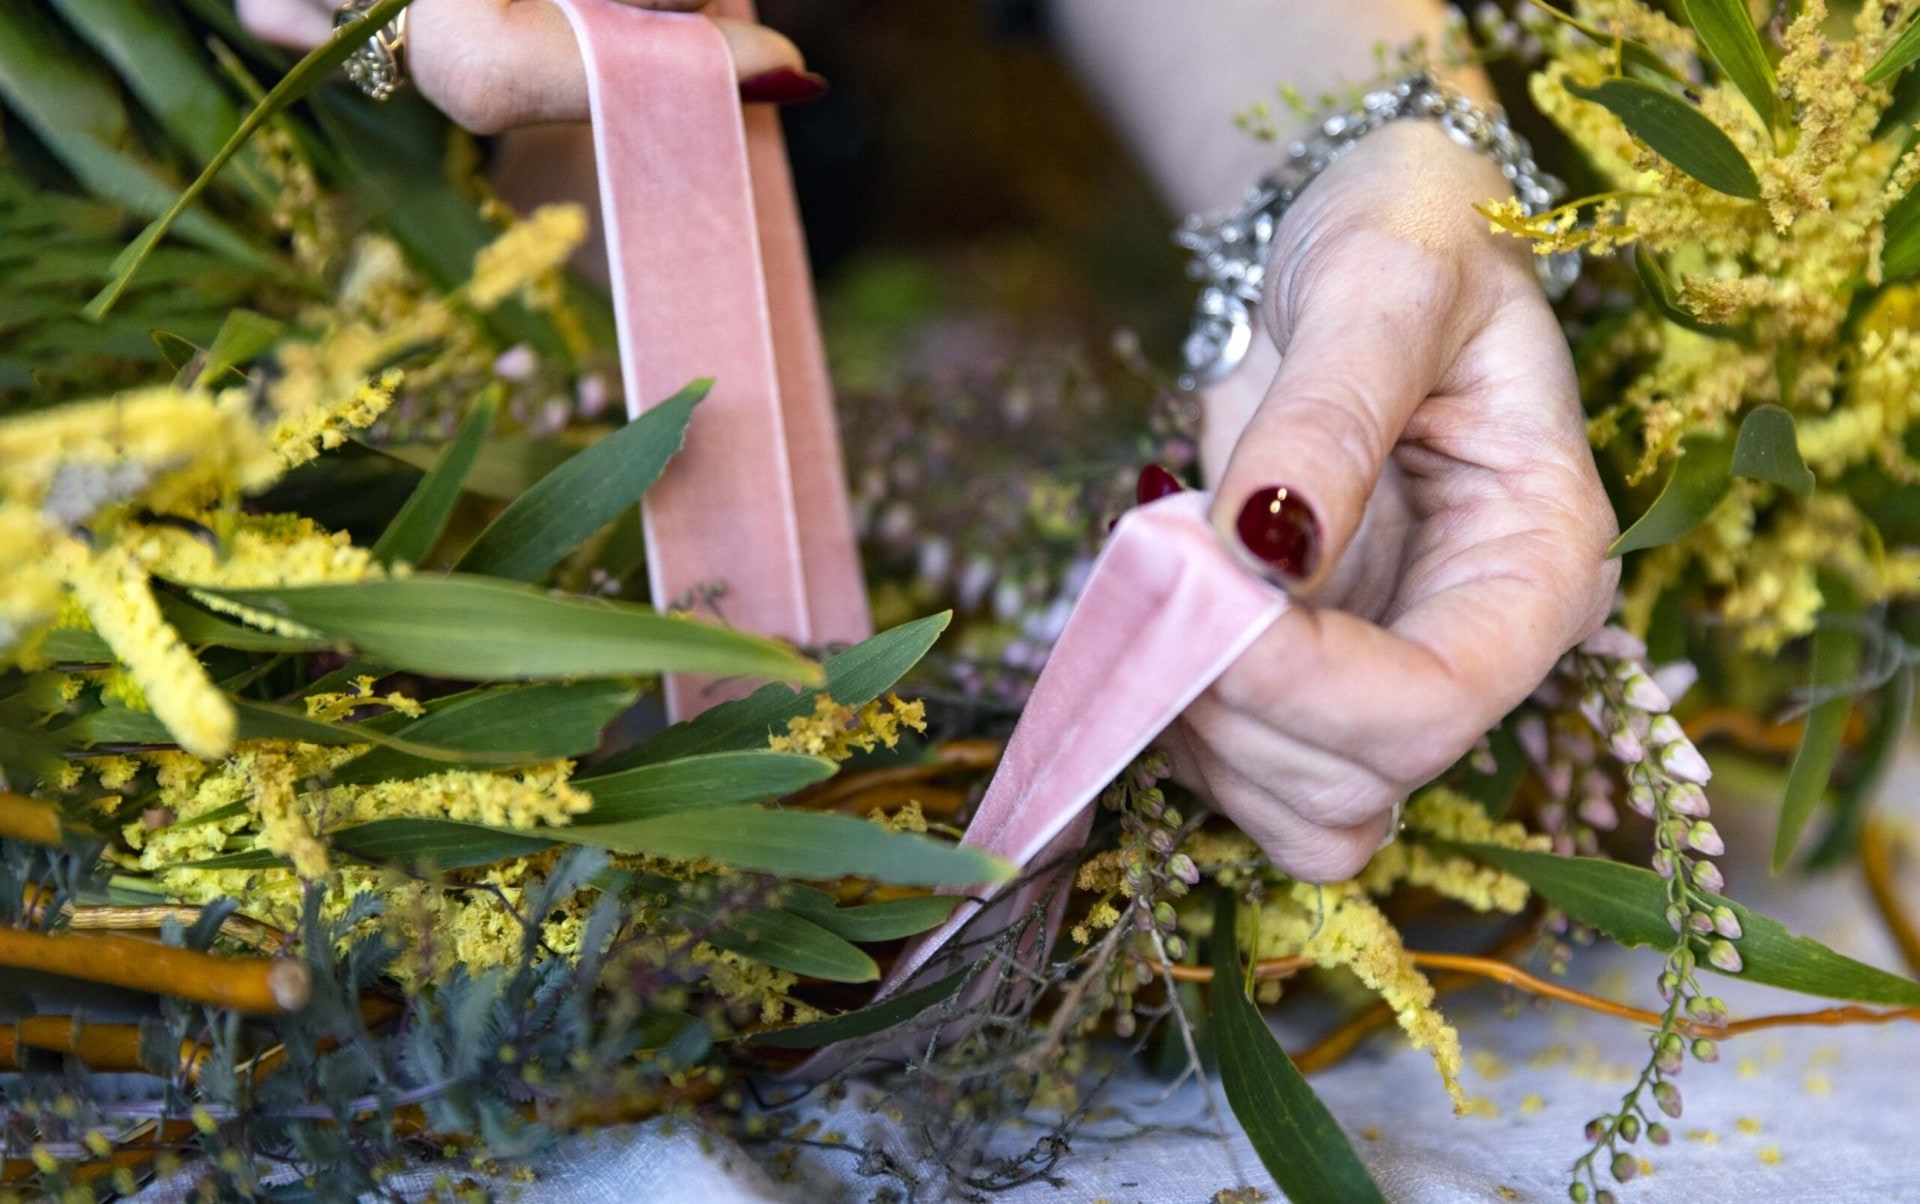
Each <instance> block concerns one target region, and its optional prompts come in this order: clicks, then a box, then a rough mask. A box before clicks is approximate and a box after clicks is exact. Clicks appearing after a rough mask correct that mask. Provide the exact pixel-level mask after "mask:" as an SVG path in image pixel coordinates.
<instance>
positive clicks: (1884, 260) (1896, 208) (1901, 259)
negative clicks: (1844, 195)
mask: <svg viewBox="0 0 1920 1204" xmlns="http://www.w3.org/2000/svg"><path fill="white" fill-rule="evenodd" d="M1910 78H1915V79H1920V76H1915V77H1910ZM1916 88H1917V90H1920V85H1917V86H1916ZM1883 224H1884V225H1885V227H1886V240H1885V242H1884V243H1883V244H1882V245H1881V247H1880V270H1881V272H1882V274H1883V275H1884V276H1885V277H1886V278H1887V279H1888V280H1900V279H1903V278H1905V277H1907V276H1911V275H1913V274H1914V273H1915V272H1920V188H1910V189H1908V190H1907V193H1906V195H1905V196H1903V197H1901V198H1900V199H1899V200H1897V201H1895V202H1894V203H1893V207H1892V208H1890V209H1888V210H1887V216H1886V218H1885V220H1884V223H1883Z"/></svg>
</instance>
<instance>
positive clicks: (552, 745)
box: [333, 681, 639, 786]
mask: <svg viewBox="0 0 1920 1204" xmlns="http://www.w3.org/2000/svg"><path fill="white" fill-rule="evenodd" d="M638 696H639V691H638V690H636V689H635V688H634V687H632V686H630V685H627V684H626V683H624V682H620V681H585V682H572V683H564V684H563V683H557V682H542V683H538V684H535V685H530V686H508V687H504V688H496V689H486V690H473V691H470V692H468V693H466V694H462V695H459V696H457V697H455V698H453V699H449V700H446V701H444V702H441V703H440V704H439V705H436V706H434V707H433V708H432V709H431V710H429V711H428V712H427V713H426V714H425V715H422V716H420V717H419V718H417V719H412V720H409V721H407V722H406V723H404V724H402V725H400V726H399V727H397V728H395V729H394V730H393V732H392V735H393V736H394V737H395V738H397V739H402V740H411V741H415V742H417V743H421V744H428V745H432V746H434V747H436V748H441V749H451V750H457V751H468V750H470V751H472V752H475V753H489V754H490V753H493V752H495V751H496V750H498V749H502V748H515V749H519V750H521V752H522V754H523V755H525V756H526V758H527V761H528V762H535V761H549V760H553V759H554V758H557V757H577V756H581V755H583V754H585V753H589V752H592V751H593V750H594V749H595V748H597V747H598V746H599V744H600V733H601V732H602V731H603V730H605V728H606V726H607V724H609V723H611V722H613V720H614V719H615V718H616V717H618V716H619V715H620V714H621V713H622V712H623V711H625V710H626V709H627V708H628V707H630V706H632V705H633V702H634V700H635V699H636V698H637V697H638ZM354 727H355V728H362V727H364V725H362V724H355V725H354ZM449 768H453V766H449V765H447V764H446V763H445V761H444V759H441V760H429V759H426V758H422V757H413V756H408V755H407V754H406V753H403V752H400V751H398V750H396V749H394V748H391V747H387V748H376V749H373V750H372V751H370V752H367V753H364V754H362V755H361V756H358V757H355V758H354V759H353V760H351V761H348V762H347V763H346V764H344V765H342V766H340V767H339V768H337V769H335V770H334V771H333V780H334V781H335V782H337V783H339V784H341V785H343V786H354V785H362V784H365V783H367V782H382V781H390V780H393V779H395V778H415V777H420V776H421V775H423V774H429V773H441V772H444V771H445V770H447V769H449Z"/></svg>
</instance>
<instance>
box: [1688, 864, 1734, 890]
mask: <svg viewBox="0 0 1920 1204" xmlns="http://www.w3.org/2000/svg"><path fill="white" fill-rule="evenodd" d="M1693 884H1694V885H1695V886H1697V887H1699V888H1700V889H1701V890H1704V891H1711V892H1712V893H1714V894H1716V895H1717V894H1719V893H1720V892H1721V891H1723V890H1725V889H1726V888H1727V880H1726V879H1725V878H1723V877H1721V876H1720V867H1719V866H1717V865H1715V864H1714V863H1713V862H1711V861H1696V862H1694V863H1693Z"/></svg>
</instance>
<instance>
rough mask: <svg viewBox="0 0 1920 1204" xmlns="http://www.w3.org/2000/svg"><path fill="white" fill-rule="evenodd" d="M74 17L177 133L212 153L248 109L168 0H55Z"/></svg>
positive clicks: (203, 154) (204, 153) (198, 151)
mask: <svg viewBox="0 0 1920 1204" xmlns="http://www.w3.org/2000/svg"><path fill="white" fill-rule="evenodd" d="M54 4H55V7H57V8H59V10H60V12H61V14H62V15H63V16H65V17H66V19H67V21H68V23H69V24H70V25H72V27H73V28H74V29H76V30H78V31H79V33H80V34H81V36H82V37H84V38H86V40H87V41H89V42H91V43H92V44H93V46H94V48H95V49H96V50H98V51H99V52H100V53H101V54H102V55H104V56H105V57H106V59H107V61H109V62H111V63H112V64H113V66H114V69H115V70H117V71H118V72H119V73H120V77H121V78H122V79H123V80H125V81H126V83H127V87H128V88H129V89H130V90H131V91H132V92H133V94H134V95H135V96H138V97H139V98H140V103H141V104H143V105H145V106H146V107H147V109H148V110H149V111H150V112H152V113H153V115H154V116H155V117H157V118H158V119H159V120H160V124H161V125H163V126H165V127H166V130H167V133H168V134H169V135H171V136H172V137H173V139H174V140H175V141H177V142H178V143H180V145H181V146H182V147H184V148H186V149H187V150H189V151H191V152H192V153H193V154H194V155H195V156H197V157H199V158H202V159H204V158H207V157H209V156H211V155H213V154H214V153H215V152H216V151H218V150H219V148H220V142H221V140H222V139H224V138H225V137H226V136H227V135H228V134H229V133H231V132H232V130H233V128H234V127H235V126H237V125H238V124H239V123H240V113H239V110H238V109H237V108H235V106H234V104H233V101H232V100H231V99H229V97H228V95H227V92H226V90H225V89H224V88H222V87H221V86H220V81H219V80H218V78H216V77H215V76H214V74H213V72H212V71H211V70H210V69H209V68H208V67H207V65H206V63H205V61H204V60H203V59H202V58H201V56H200V54H199V51H198V50H197V48H196V47H195V46H194V42H193V36H192V35H191V34H190V33H189V32H188V30H187V26H186V25H185V24H183V23H182V22H181V21H180V20H179V18H178V17H177V16H176V15H175V14H174V13H173V12H172V11H170V10H169V8H168V6H164V5H155V4H151V3H146V2H144V0H54Z"/></svg>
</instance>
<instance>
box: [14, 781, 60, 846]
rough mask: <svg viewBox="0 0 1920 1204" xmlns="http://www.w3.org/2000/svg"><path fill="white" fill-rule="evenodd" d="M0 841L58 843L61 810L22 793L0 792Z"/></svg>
mask: <svg viewBox="0 0 1920 1204" xmlns="http://www.w3.org/2000/svg"><path fill="white" fill-rule="evenodd" d="M0 840H24V841H26V842H27V843H28V844H45V845H58V844H59V843H60V811H59V809H58V808H56V807H55V806H53V805H52V804H51V803H43V802H41V801H40V800H39V799H33V798H28V797H27V796H26V795H24V794H10V793H7V792H5V791H0Z"/></svg>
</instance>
